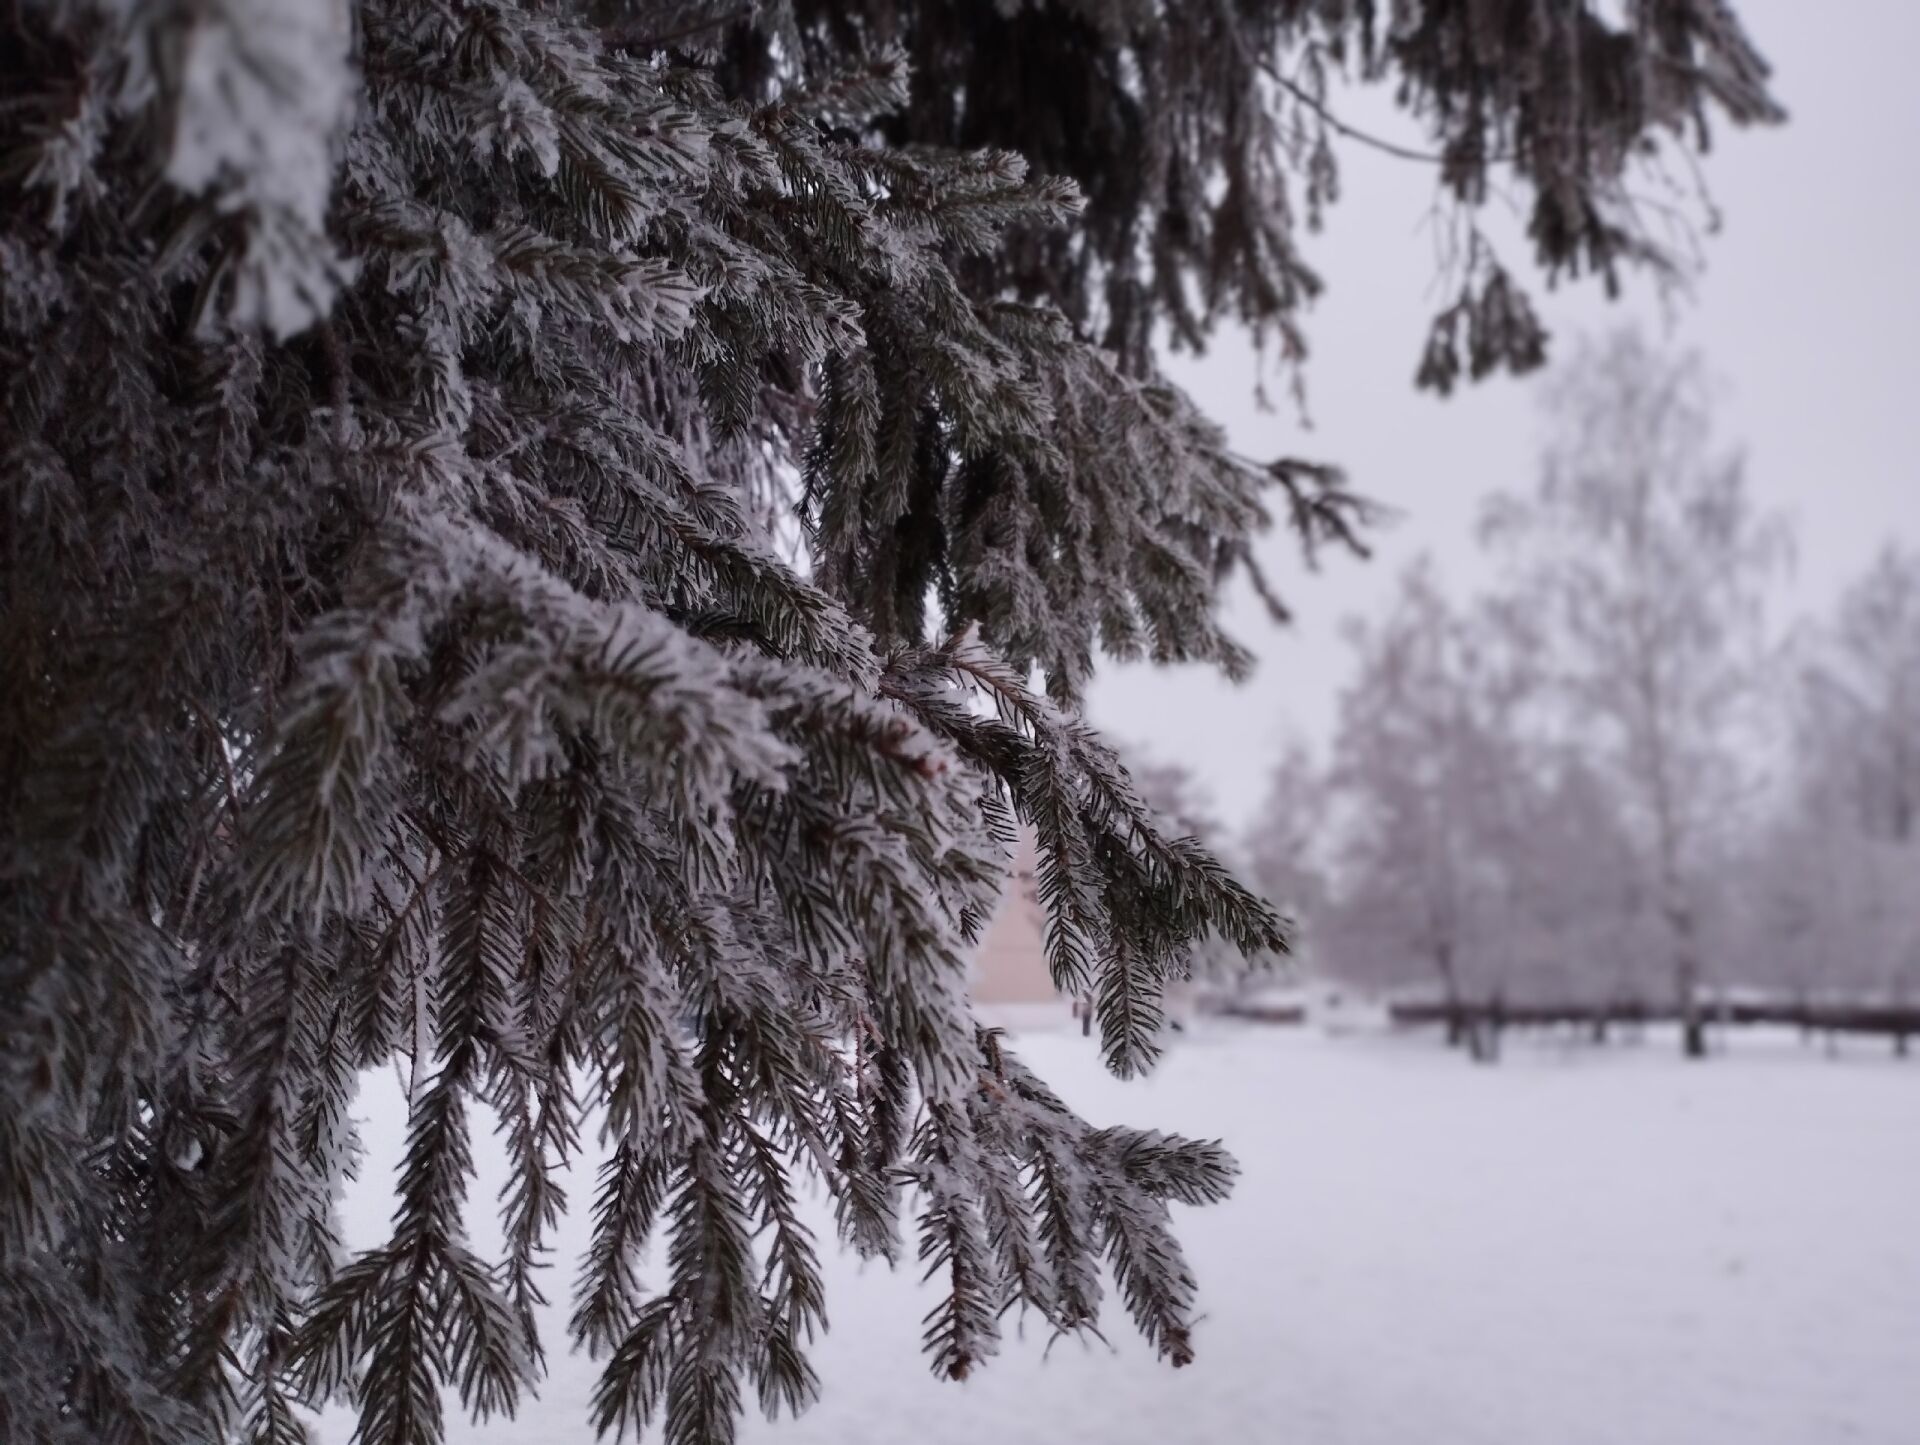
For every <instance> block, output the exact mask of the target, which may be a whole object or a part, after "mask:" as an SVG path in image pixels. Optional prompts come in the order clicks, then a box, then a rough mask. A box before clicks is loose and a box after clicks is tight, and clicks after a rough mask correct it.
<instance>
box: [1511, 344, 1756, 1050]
mask: <svg viewBox="0 0 1920 1445" xmlns="http://www.w3.org/2000/svg"><path fill="white" fill-rule="evenodd" d="M1708 393H1709V387H1708V382H1707V378H1706V375H1705V373H1704V370H1703V368H1702V365H1701V363H1700V362H1699V361H1698V360H1697V359H1696V358H1692V357H1682V358H1671V357H1668V356H1665V355H1663V354H1662V353H1660V352H1659V351H1657V350H1656V349H1655V348H1654V347H1652V346H1651V345H1649V344H1648V343H1647V342H1646V341H1645V340H1644V339H1643V338H1641V337H1640V336H1638V335H1637V334H1635V333H1633V332H1631V331H1622V332H1619V333H1616V334H1615V335H1613V336H1612V337H1610V338H1609V339H1608V340H1606V341H1605V342H1603V343H1600V344H1598V345H1595V346H1591V347H1589V348H1588V349H1587V351H1586V352H1585V354H1584V355H1582V356H1581V357H1579V358H1578V359H1577V360H1576V362H1575V363H1574V364H1572V365H1571V366H1570V367H1569V368H1568V370H1567V371H1566V372H1565V373H1563V376H1562V379H1561V380H1560V381H1559V383H1558V384H1557V385H1556V386H1553V387H1551V388H1550V389H1549V392H1548V400H1547V412H1548V416H1549V419H1550V422H1551V425H1552V439H1551V441H1550V443H1549V445H1548V447H1547V450H1546V453H1545V456H1544V458H1543V464H1542V468H1541V475H1540V480H1539V482H1538V484H1537V485H1536V486H1535V488H1534V489H1533V490H1532V491H1531V492H1529V493H1526V494H1524V495H1518V496H1514V495H1503V496H1500V497H1497V498H1495V499H1494V500H1493V502H1492V503H1491V504H1490V505H1489V507H1488V508H1487V511H1486V515H1485V519H1484V528H1483V534H1484V537H1485V539H1486V541H1487V542H1488V543H1489V544H1490V545H1491V546H1492V547H1493V548H1494V549H1495V551H1496V552H1497V553H1499V554H1500V555H1502V556H1503V557H1504V558H1505V559H1506V560H1507V562H1508V564H1509V568H1510V573H1509V578H1508V585H1509V586H1510V587H1511V589H1512V595H1513V596H1514V597H1515V598H1516V599H1517V600H1518V601H1519V602H1520V605H1521V606H1522V608H1523V609H1524V611H1525V613H1526V615H1527V616H1528V618H1529V619H1530V621H1531V625H1533V626H1535V627H1537V628H1538V629H1540V631H1541V636H1542V638H1543V639H1544V645H1543V648H1542V655H1543V656H1545V657H1547V658H1550V659H1551V660H1552V662H1551V668H1552V673H1553V676H1552V678H1551V683H1552V686H1553V689H1554V692H1555V693H1556V694H1557V696H1558V699H1559V701H1560V703H1561V705H1562V707H1563V708H1564V714H1563V717H1564V725H1565V726H1566V727H1567V728H1568V730H1569V732H1570V734H1572V735H1576V736H1578V737H1579V738H1581V739H1582V740H1583V741H1584V745H1585V746H1586V747H1587V748H1588V749H1589V750H1590V756H1591V758H1592V760H1593V762H1594V765H1595V766H1596V768H1598V769H1599V770H1600V772H1601V774H1602V776H1605V777H1607V778H1609V780H1610V782H1611V784H1612V786H1613V787H1614V788H1615V789H1616V790H1617V792H1618V796H1619V798H1620V800H1621V801H1622V803H1623V804H1624V805H1625V806H1626V807H1627V809H1628V818H1629V821H1630V823H1631V825H1632V826H1633V828H1634V832H1635V836H1636V838H1637V842H1638V848H1639V853H1640V866H1641V868H1642V869H1643V870H1644V872H1645V874H1646V878H1647V881H1648V884H1649V886H1650V887H1651V889H1652V891H1653V893H1654V896H1655V897H1656V898H1657V899H1658V907H1659V912H1660V915H1661V918H1662V920H1663V923H1664V929H1663V932H1664V935H1665V938H1664V947H1665V952H1666V956H1667V964H1668V967H1669V969H1670V971H1671V979H1672V985H1673V991H1674V996H1675V1001H1676V1004H1677V1006H1678V1009H1679V1012H1680V1015H1681V1021H1682V1026H1683V1048H1684V1051H1685V1053H1686V1054H1687V1056H1688V1057H1691V1058H1698V1057H1703V1056H1704V1055H1705V1053H1706V1037H1705V1029H1704V1018H1703V1013H1702V1000H1701V993H1702V988H1701V986H1702V982H1703V980H1704V977H1705V975H1706V972H1707V960H1706V958H1705V957H1704V956H1703V948H1702V939H1701V930H1700V908H1701V899H1702V891H1701V890H1702V883H1703V872H1704V869H1705V868H1706V866H1707V862H1708V859H1709V857H1710V855H1711V852H1712V850H1713V849H1714V847H1715V846H1716V844H1717V843H1718V842H1719V841H1720V838H1721V836H1722V830H1723V829H1724V827H1725V825H1726V824H1727V823H1728V822H1729V821H1730V820H1731V818H1732V817H1733V815H1734V812H1735V810H1736V808H1737V807H1738V805H1739V803H1740V801H1741V799H1742V796H1743V791H1744V782H1745V776H1744V775H1745V767H1744V765H1743V763H1742V761H1741V758H1740V748H1741V743H1742V728H1743V725H1744V723H1745V721H1746V719H1747V717H1748V716H1749V714H1748V708H1749V705H1750V703H1751V702H1752V700H1753V698H1754V695H1755V685H1756V681H1757V668H1758V664H1759V661H1760V659H1761V657H1762V653H1763V648H1764V637H1763V635H1762V630H1761V619H1762V617H1763V616H1764V611H1765V603H1766V600H1767V595H1768V591H1769V588H1770V586H1771V584H1772V583H1773V581H1774V580H1775V578H1776V577H1777V576H1778V574H1779V572H1780V569H1781V568H1782V566H1783V565H1784V563H1785V560H1786V535H1785V532H1784V530H1783V528H1782V526H1781V525H1780V524H1779V523H1778V522H1777V521H1776V520H1775V519H1773V518H1771V517H1769V516H1767V515H1765V514H1763V513H1761V512H1760V511H1758V510H1757V509H1756V507H1755V506H1754V503H1753V501H1752V499H1751V498H1750V497H1749V495H1748V493H1747V489H1746V485H1745V481H1744V476H1743V471H1742V464H1741V460H1740V458H1739V457H1738V456H1737V455H1732V454H1726V453H1720V452H1716V451H1715V450H1714V447H1713V443H1712V439H1711V433H1710V406H1709V395H1708Z"/></svg>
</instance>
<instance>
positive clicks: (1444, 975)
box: [1316, 559, 1523, 1020]
mask: <svg viewBox="0 0 1920 1445" xmlns="http://www.w3.org/2000/svg"><path fill="white" fill-rule="evenodd" d="M1349 638H1350V640H1351V642H1352V645H1353V649H1354V653H1355V659H1356V669H1357V670H1356V673H1355V676H1354V679H1353V681H1352V683H1351V684H1349V686H1348V688H1347V690H1346V691H1345V692H1344V693H1343V694H1342V696H1341V699H1340V720H1339V726H1338V731H1337V733H1336V742H1335V750H1334V755H1333V760H1332V767H1331V772H1330V783H1331V786H1332V789H1333V792H1334V797H1335V799H1336V800H1337V804H1338V807H1339V810H1340V814H1341V843H1340V846H1339V851H1338V856H1337V859H1336V863H1337V868H1338V884H1337V886H1336V888H1335V889H1334V896H1333V898H1332V900H1331V905H1330V907H1329V908H1328V909H1326V910H1325V913H1324V916H1323V918H1322V919H1321V921H1320V924H1319V926H1318V928H1317V930H1316V942H1317V944H1318V946H1319V949H1320V952H1321V954H1322V955H1323V956H1324V957H1325V959H1326V961H1327V963H1328V965H1329V966H1330V967H1331V968H1332V969H1333V971H1335V972H1337V973H1340V974H1342V975H1343V976H1346V977H1349V978H1353V979H1356V980H1359V981H1363V982H1368V983H1374V984H1406V983H1412V982H1416V981H1421V982H1425V981H1431V982H1435V983H1437V984H1438V985H1439V988H1440V991H1441V993H1442V995H1443V997H1444V999H1445V1001H1446V1003H1447V1005H1448V1007H1449V1012H1450V1015H1451V1016H1452V1017H1454V1018H1455V1019H1456V1020H1457V1019H1458V1017H1459V1010H1460V1008H1461V1007H1462V1006H1463V1005H1464V1004H1466V1003H1468V1002H1469V1001H1476V1002H1484V1001H1485V1000H1486V999H1487V998H1488V997H1490V996H1491V995H1492V994H1493V993H1495V992H1496V991H1498V990H1500V989H1501V988H1502V987H1503V985H1504V984H1505V982H1506V978H1505V974H1506V969H1505V966H1504V960H1503V949H1504V946H1505V943H1506V942H1507V941H1508V934H1507V933H1506V931H1505V911H1506V909H1505V903H1506V879H1505V876H1504V873H1503V870H1502V867H1501V864H1502V861H1503V860H1502V858H1501V857H1500V856H1499V854H1498V852H1497V850H1496V848H1495V846H1494V845H1495V844H1497V841H1498V839H1499V836H1500V831H1501V829H1502V827H1503V825H1504V823H1505V821H1506V819H1507V817H1508V815H1509V811H1510V803H1509V801H1508V797H1507V795H1508V793H1509V792H1510V791H1511V790H1512V788H1513V787H1514V785H1515V783H1516V781H1517V779H1518V777H1519V776H1520V774H1519V770H1518V768H1517V767H1516V766H1515V763H1514V758H1513V755H1512V750H1511V748H1510V747H1509V746H1508V745H1507V744H1508V738H1509V733H1508V728H1507V723H1508V720H1509V719H1510V718H1511V717H1512V715H1513V709H1514V707H1515V705H1516V703H1517V701H1518V696H1517V691H1518V686H1520V685H1523V684H1519V683H1518V682H1517V680H1516V678H1515V677H1514V676H1513V675H1511V674H1510V673H1508V672H1507V670H1506V669H1505V668H1504V667H1503V666H1502V663H1501V661H1500V660H1499V659H1497V658H1496V657H1495V656H1494V655H1493V653H1492V652H1491V651H1490V650H1489V648H1488V647H1487V646H1486V645H1485V639H1484V638H1483V636H1482V635H1481V634H1480V632H1479V631H1478V629H1476V627H1475V626H1474V624H1473V620H1472V619H1471V618H1470V617H1469V616H1467V615H1465V614H1464V613H1463V612H1462V611H1461V610H1460V608H1459V607H1458V606H1457V605H1456V604H1455V603H1454V602H1453V601H1452V600H1451V599H1450V598H1449V597H1448V596H1447V594H1446V592H1445V589H1444V588H1443V586H1442V585H1441V582H1440V579H1439V577H1438V574H1437V572H1436V571H1435V569H1434V567H1433V566H1432V564H1431V562H1429V561H1427V560H1426V559H1422V560H1420V561H1417V562H1416V563H1415V564H1414V565H1413V566H1411V567H1410V568H1409V569H1408V570H1407V572H1406V573H1405V574H1404V575H1403V576H1402V578H1401V580H1400V586H1399V590H1398V592H1397V594H1396V595H1395V597H1394V599H1393V603H1392V606H1391V607H1390V608H1389V610H1388V612H1387V614H1386V615H1385V616H1384V617H1383V618H1381V619H1379V620H1378V621H1377V622H1373V623H1366V622H1360V621H1355V622H1353V623H1352V624H1350V626H1349Z"/></svg>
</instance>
